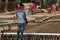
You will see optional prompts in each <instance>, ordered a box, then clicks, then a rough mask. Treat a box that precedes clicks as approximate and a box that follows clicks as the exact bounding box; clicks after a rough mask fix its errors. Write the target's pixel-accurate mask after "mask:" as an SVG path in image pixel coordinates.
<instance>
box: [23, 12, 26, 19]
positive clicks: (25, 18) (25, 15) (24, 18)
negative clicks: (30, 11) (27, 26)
mask: <svg viewBox="0 0 60 40" xmlns="http://www.w3.org/2000/svg"><path fill="white" fill-rule="evenodd" d="M23 17H24V19H26V12H25V11H24V15H23Z"/></svg>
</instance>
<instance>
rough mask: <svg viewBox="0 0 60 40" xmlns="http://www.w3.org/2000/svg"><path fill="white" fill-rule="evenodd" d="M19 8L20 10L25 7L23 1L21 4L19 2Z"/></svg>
mask: <svg viewBox="0 0 60 40" xmlns="http://www.w3.org/2000/svg"><path fill="white" fill-rule="evenodd" d="M16 9H17V10H19V9H24V5H23V4H22V3H21V4H17V8H16Z"/></svg>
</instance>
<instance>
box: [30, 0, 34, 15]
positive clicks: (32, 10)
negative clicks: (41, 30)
mask: <svg viewBox="0 0 60 40" xmlns="http://www.w3.org/2000/svg"><path fill="white" fill-rule="evenodd" d="M30 9H31V14H32V15H33V14H34V11H35V3H34V1H32V2H31V5H30Z"/></svg>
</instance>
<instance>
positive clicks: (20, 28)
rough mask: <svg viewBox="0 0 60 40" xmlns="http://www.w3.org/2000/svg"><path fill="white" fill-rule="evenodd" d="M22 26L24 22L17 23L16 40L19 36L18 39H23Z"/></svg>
mask: <svg viewBox="0 0 60 40" xmlns="http://www.w3.org/2000/svg"><path fill="white" fill-rule="evenodd" d="M24 27H25V24H24V23H18V31H17V40H18V39H19V36H20V40H23V32H24ZM20 33H21V34H20Z"/></svg>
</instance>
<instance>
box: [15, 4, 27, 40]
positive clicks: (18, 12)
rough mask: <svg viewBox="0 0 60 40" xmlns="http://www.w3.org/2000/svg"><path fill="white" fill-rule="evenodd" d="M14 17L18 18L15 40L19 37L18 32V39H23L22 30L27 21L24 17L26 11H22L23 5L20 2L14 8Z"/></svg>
mask: <svg viewBox="0 0 60 40" xmlns="http://www.w3.org/2000/svg"><path fill="white" fill-rule="evenodd" d="M16 17H17V19H18V31H17V40H18V39H19V33H21V34H20V40H23V32H24V28H25V22H26V23H27V19H26V13H25V11H24V5H23V4H20V5H18V6H17V8H16Z"/></svg>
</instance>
